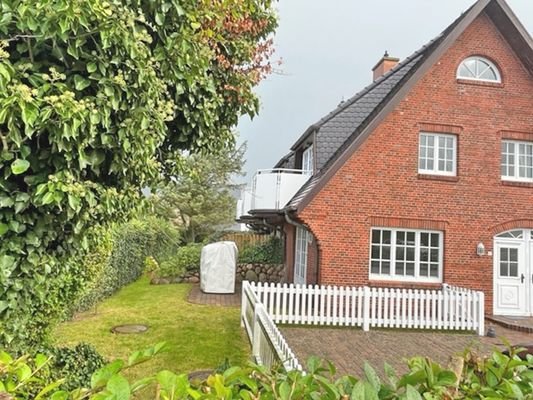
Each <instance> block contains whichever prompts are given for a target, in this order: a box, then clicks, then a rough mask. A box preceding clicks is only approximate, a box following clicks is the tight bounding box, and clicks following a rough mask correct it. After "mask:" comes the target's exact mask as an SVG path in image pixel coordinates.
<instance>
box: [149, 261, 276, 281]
mask: <svg viewBox="0 0 533 400" xmlns="http://www.w3.org/2000/svg"><path fill="white" fill-rule="evenodd" d="M244 280H247V281H250V282H269V283H270V282H273V283H279V282H284V281H285V266H284V265H283V264H237V271H236V274H235V281H236V283H241V282H242V281H244ZM182 282H183V283H199V282H200V272H199V271H187V272H185V274H183V275H181V276H176V277H165V278H157V277H156V278H152V280H151V281H150V283H152V284H153V285H166V284H169V283H182Z"/></svg>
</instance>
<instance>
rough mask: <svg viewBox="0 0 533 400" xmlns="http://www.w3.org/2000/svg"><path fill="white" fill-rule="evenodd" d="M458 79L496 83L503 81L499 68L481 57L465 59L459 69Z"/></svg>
mask: <svg viewBox="0 0 533 400" xmlns="http://www.w3.org/2000/svg"><path fill="white" fill-rule="evenodd" d="M457 78H458V79H468V80H473V81H484V82H495V83H500V82H501V81H502V78H501V74H500V71H499V70H498V67H496V65H494V63H493V62H492V61H490V60H487V59H486V58H483V57H480V56H472V57H468V58H465V59H464V60H463V61H462V62H461V64H460V65H459V68H458V69H457Z"/></svg>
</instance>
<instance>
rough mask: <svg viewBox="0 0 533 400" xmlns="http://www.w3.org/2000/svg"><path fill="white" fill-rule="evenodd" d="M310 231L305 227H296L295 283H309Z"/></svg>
mask: <svg viewBox="0 0 533 400" xmlns="http://www.w3.org/2000/svg"><path fill="white" fill-rule="evenodd" d="M308 235H309V233H308V232H307V231H306V230H305V229H303V228H299V227H298V228H296V246H295V249H294V283H296V284H298V285H305V284H306V283H307V243H308Z"/></svg>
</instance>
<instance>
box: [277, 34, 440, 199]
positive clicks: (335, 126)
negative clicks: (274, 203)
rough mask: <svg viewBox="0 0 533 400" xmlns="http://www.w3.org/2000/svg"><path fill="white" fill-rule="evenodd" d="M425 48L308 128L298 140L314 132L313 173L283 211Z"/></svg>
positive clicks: (314, 180)
mask: <svg viewBox="0 0 533 400" xmlns="http://www.w3.org/2000/svg"><path fill="white" fill-rule="evenodd" d="M433 42H434V41H432V42H430V43H429V44H428V45H426V46H424V47H422V48H421V49H420V50H418V51H417V52H415V53H414V54H412V55H411V56H410V57H408V58H406V59H405V60H404V61H402V62H401V63H399V64H398V65H397V66H396V67H394V68H393V69H391V70H390V71H388V72H387V73H386V74H385V75H383V76H381V77H380V78H378V79H377V80H375V81H374V82H373V83H372V84H371V85H369V86H367V87H366V88H364V89H363V90H362V91H360V92H359V93H357V94H356V95H355V96H353V97H352V98H350V99H349V100H347V101H345V102H344V103H342V104H340V105H339V106H338V107H337V109H335V110H334V111H332V112H331V113H329V114H328V115H326V116H325V117H324V118H322V119H321V120H320V121H318V122H317V123H316V124H313V125H312V128H313V129H314V130H311V129H308V130H307V131H306V133H305V134H304V135H303V136H302V137H300V139H298V142H301V141H302V138H303V137H305V136H308V135H309V134H310V133H311V132H316V133H315V134H316V139H315V144H314V145H315V146H316V150H315V154H316V164H315V167H316V170H317V173H316V174H315V175H314V176H313V177H312V178H311V179H309V180H308V181H307V182H306V184H305V185H303V186H302V188H301V189H300V190H299V191H298V192H297V193H296V195H295V196H294V197H293V198H292V199H291V201H290V202H289V203H288V204H287V205H286V207H285V208H288V209H292V208H295V207H296V206H297V205H298V203H299V202H300V200H302V199H303V198H304V197H305V196H306V195H307V193H309V192H310V191H311V189H313V187H314V186H315V185H316V184H317V183H318V181H319V179H320V176H321V174H320V170H322V169H323V168H324V167H325V166H327V164H328V161H330V160H331V159H334V158H335V157H334V156H335V155H336V154H337V153H338V152H339V150H340V149H342V148H343V147H344V146H343V145H344V144H345V143H346V142H347V141H348V140H353V139H354V138H353V137H352V136H353V135H354V133H355V132H356V131H358V128H359V127H360V126H362V124H363V123H364V122H365V121H366V120H367V119H368V117H369V116H370V115H371V114H372V113H373V111H374V110H375V109H376V108H377V107H378V106H379V105H380V104H381V103H382V102H383V101H384V100H385V99H386V98H387V96H388V95H389V94H390V93H391V92H393V91H394V89H395V88H396V87H397V86H398V84H399V83H400V82H401V81H402V79H403V78H404V77H405V76H406V75H408V73H409V72H410V71H411V70H412V69H413V68H414V67H415V66H416V65H417V63H418V62H419V61H420V60H421V59H422V57H423V55H424V52H425V51H426V50H427V49H428V48H429V46H430V44H432V43H433Z"/></svg>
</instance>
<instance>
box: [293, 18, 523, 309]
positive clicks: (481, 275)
mask: <svg viewBox="0 0 533 400" xmlns="http://www.w3.org/2000/svg"><path fill="white" fill-rule="evenodd" d="M470 55H482V56H486V57H488V58H490V59H491V60H493V61H494V62H495V63H496V64H497V65H498V66H499V68H500V71H501V73H502V77H503V83H502V84H501V85H483V84H475V83H471V82H470V83H466V82H457V80H456V70H457V66H458V65H459V63H460V62H461V60H463V59H464V58H466V57H468V56H470ZM532 110H533V79H532V77H531V75H530V74H529V73H528V71H527V70H526V68H525V66H524V65H522V64H521V63H520V61H519V60H518V58H517V57H516V56H515V54H514V53H513V51H512V50H511V48H510V47H509V46H508V44H507V43H506V42H505V40H504V39H503V37H502V36H501V35H500V33H499V32H498V31H497V28H496V27H495V26H494V25H493V24H492V22H491V20H490V19H489V18H488V17H487V16H485V15H481V16H480V17H478V18H477V19H476V20H475V21H474V22H473V23H472V25H471V26H470V27H469V28H468V29H467V30H466V31H465V32H464V33H463V34H462V35H461V37H460V38H459V39H458V40H457V41H456V43H454V45H453V46H452V47H451V48H450V49H449V50H448V51H447V52H446V53H445V54H444V55H443V57H442V58H441V59H440V60H439V61H438V62H437V63H436V64H435V65H434V66H433V67H432V68H431V69H430V71H429V72H428V73H427V74H426V75H425V76H424V78H423V79H421V80H420V81H419V82H418V83H417V84H416V85H415V87H414V88H413V89H412V90H411V92H410V93H409V94H408V96H407V97H406V98H404V99H403V100H402V101H401V103H400V104H399V105H398V106H397V107H396V109H395V110H394V111H393V112H392V113H391V114H389V116H388V117H387V118H386V119H385V120H384V122H383V123H382V124H381V125H380V126H379V127H378V128H377V129H376V130H375V131H374V132H373V133H372V135H371V136H370V137H369V138H368V139H367V140H366V141H365V143H363V145H362V146H361V147H360V148H359V149H358V150H357V151H356V152H355V153H354V154H353V155H352V156H351V158H350V159H349V160H348V161H347V162H346V164H345V165H344V166H343V167H342V168H340V169H339V171H338V172H337V173H336V174H335V176H333V178H332V179H331V180H330V181H329V182H328V184H327V185H326V186H325V187H324V188H323V190H322V191H321V192H320V193H319V194H318V195H317V196H316V197H315V198H314V199H313V201H312V202H311V203H310V204H309V205H307V207H306V208H305V209H304V210H303V211H302V213H300V215H299V218H300V219H301V220H302V221H303V222H304V223H305V224H307V225H308V226H309V227H310V228H311V230H312V231H313V233H314V234H315V236H316V238H317V240H318V241H319V245H320V269H319V270H320V276H319V281H320V283H324V284H344V285H362V284H368V283H369V282H368V272H369V271H368V269H369V265H368V264H369V260H368V259H369V232H370V228H371V226H372V225H373V224H375V223H378V224H379V225H383V226H390V227H419V228H431V227H433V228H434V229H442V230H443V231H444V281H445V282H447V283H450V284H457V285H462V286H468V287H471V288H475V289H481V290H484V291H485V293H486V295H487V296H486V299H487V300H486V301H487V303H486V304H487V307H488V312H491V310H492V270H493V258H492V256H483V257H478V256H477V255H476V245H477V244H478V243H479V242H483V243H484V245H485V247H486V250H487V251H492V247H493V236H494V234H495V233H497V232H501V231H504V230H507V229H511V228H513V227H524V228H531V227H533V186H532V185H525V187H524V186H518V185H508V184H503V183H502V181H501V177H500V146H501V140H502V138H507V137H509V138H515V137H516V138H518V137H521V138H528V139H533V113H532ZM421 130H430V131H436V132H439V131H445V132H451V133H455V134H457V137H458V140H457V148H458V158H457V160H458V161H457V171H458V172H457V177H456V178H453V179H449V180H437V179H428V178H431V177H427V176H419V175H418V165H417V164H418V140H419V132H420V131H421ZM498 229H501V230H498Z"/></svg>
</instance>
